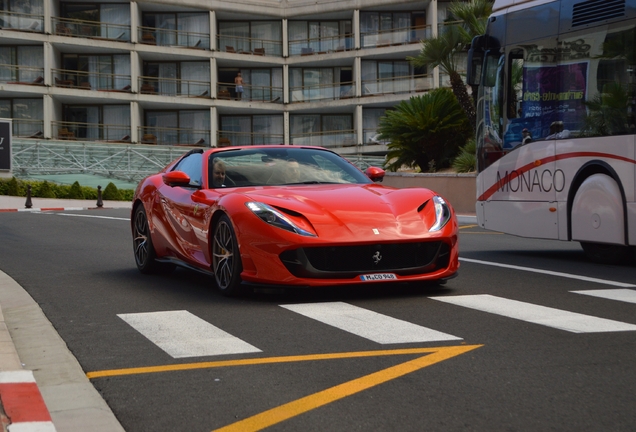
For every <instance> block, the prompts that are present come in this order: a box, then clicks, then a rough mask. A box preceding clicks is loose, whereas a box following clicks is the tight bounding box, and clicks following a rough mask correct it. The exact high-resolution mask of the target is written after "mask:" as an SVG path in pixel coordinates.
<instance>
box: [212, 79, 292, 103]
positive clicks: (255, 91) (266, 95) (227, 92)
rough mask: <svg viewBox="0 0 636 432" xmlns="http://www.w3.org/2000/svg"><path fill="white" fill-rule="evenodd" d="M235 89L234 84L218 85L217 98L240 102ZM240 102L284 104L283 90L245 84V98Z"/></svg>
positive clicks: (221, 83)
mask: <svg viewBox="0 0 636 432" xmlns="http://www.w3.org/2000/svg"><path fill="white" fill-rule="evenodd" d="M235 87H236V86H235V84H234V83H223V82H220V83H218V88H217V98H218V99H236V100H238V98H237V94H236V92H235V90H234V89H235ZM240 100H242V101H247V102H271V103H283V88H282V87H268V86H257V85H251V84H243V96H242V97H241V99H240Z"/></svg>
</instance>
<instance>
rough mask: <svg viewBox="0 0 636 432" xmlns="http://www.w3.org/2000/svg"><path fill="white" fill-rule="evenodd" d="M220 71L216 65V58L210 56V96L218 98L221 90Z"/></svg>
mask: <svg viewBox="0 0 636 432" xmlns="http://www.w3.org/2000/svg"><path fill="white" fill-rule="evenodd" d="M218 80H219V71H218V70H217V67H216V58H215V57H210V97H211V98H212V99H216V98H217V95H218V90H219V84H218Z"/></svg>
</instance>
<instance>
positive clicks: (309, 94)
mask: <svg viewBox="0 0 636 432" xmlns="http://www.w3.org/2000/svg"><path fill="white" fill-rule="evenodd" d="M355 90H356V86H355V82H353V81H348V82H341V83H337V84H320V85H314V86H303V87H290V88H289V96H290V97H289V100H290V102H291V103H299V102H313V101H317V100H325V99H331V100H335V99H346V98H351V97H355Z"/></svg>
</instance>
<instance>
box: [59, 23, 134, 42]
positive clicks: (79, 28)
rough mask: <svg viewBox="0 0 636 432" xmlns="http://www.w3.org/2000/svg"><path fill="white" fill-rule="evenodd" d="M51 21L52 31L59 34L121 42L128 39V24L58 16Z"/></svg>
mask: <svg viewBox="0 0 636 432" xmlns="http://www.w3.org/2000/svg"><path fill="white" fill-rule="evenodd" d="M52 21H53V32H54V33H55V34H57V35H60V36H72V37H82V38H92V39H107V40H113V41H121V42H129V41H130V25H128V24H112V23H107V22H99V21H85V20H77V19H72V18H60V17H53V18H52Z"/></svg>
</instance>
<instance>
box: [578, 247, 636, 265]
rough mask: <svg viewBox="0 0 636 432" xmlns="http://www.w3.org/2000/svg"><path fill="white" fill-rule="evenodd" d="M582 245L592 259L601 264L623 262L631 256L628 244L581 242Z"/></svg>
mask: <svg viewBox="0 0 636 432" xmlns="http://www.w3.org/2000/svg"><path fill="white" fill-rule="evenodd" d="M581 247H582V248H583V251H585V255H586V256H587V257H588V259H589V260H590V261H594V262H597V263H600V264H623V263H625V262H627V260H628V259H629V256H630V248H629V247H628V246H621V245H611V244H603V243H590V242H581Z"/></svg>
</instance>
